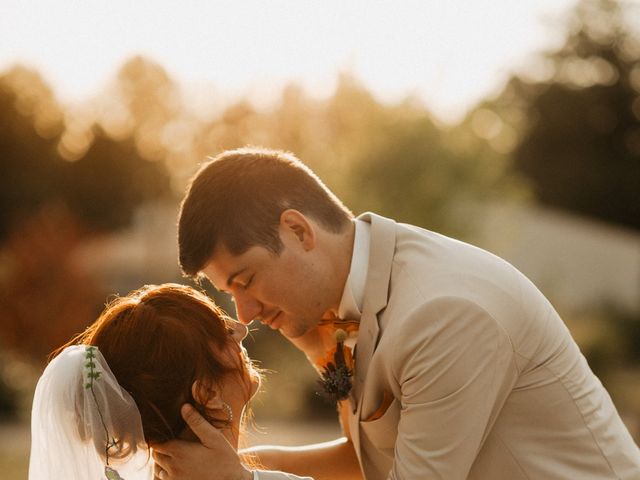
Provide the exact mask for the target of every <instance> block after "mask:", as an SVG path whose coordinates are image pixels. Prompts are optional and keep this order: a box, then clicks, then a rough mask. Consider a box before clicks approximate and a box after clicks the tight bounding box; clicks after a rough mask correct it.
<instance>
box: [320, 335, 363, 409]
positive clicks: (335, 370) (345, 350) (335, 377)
mask: <svg viewBox="0 0 640 480" xmlns="http://www.w3.org/2000/svg"><path fill="white" fill-rule="evenodd" d="M347 336H348V335H347V332H345V331H344V330H343V329H341V328H339V329H338V330H336V333H335V339H336V346H335V347H334V348H333V349H331V350H330V351H329V352H327V355H326V357H325V358H324V359H322V360H321V361H320V362H318V363H317V366H318V367H319V368H320V380H319V383H320V385H322V390H323V392H322V393H323V396H324V397H325V398H327V399H328V400H330V401H332V402H337V401H339V400H344V399H345V398H347V397H348V396H349V392H350V391H351V386H352V383H351V377H352V376H353V367H354V362H353V354H352V353H351V348H349V347H347V346H346V345H345V344H344V341H345V340H346V339H347Z"/></svg>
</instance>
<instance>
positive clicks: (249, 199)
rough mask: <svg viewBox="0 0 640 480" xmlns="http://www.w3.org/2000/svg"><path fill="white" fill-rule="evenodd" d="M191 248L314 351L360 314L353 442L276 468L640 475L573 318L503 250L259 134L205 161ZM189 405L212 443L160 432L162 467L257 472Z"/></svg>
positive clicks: (483, 475)
mask: <svg viewBox="0 0 640 480" xmlns="http://www.w3.org/2000/svg"><path fill="white" fill-rule="evenodd" d="M179 248H180V263H181V266H182V269H183V271H184V273H185V274H187V275H190V276H199V275H204V276H206V277H207V278H208V279H209V280H210V281H211V283H212V284H213V285H214V286H215V288H217V289H218V290H220V291H224V292H227V293H229V294H230V295H232V296H233V298H234V300H235V303H236V308H237V315H238V319H239V320H240V321H241V322H243V323H249V322H251V321H252V320H259V321H261V322H262V323H264V324H266V325H269V326H270V327H271V328H273V329H278V330H279V331H280V332H281V333H282V334H283V335H284V336H285V337H287V338H288V339H289V340H290V341H291V342H292V343H294V344H295V345H296V346H297V347H298V348H300V349H301V350H302V351H303V352H304V353H305V354H306V356H307V357H308V359H309V361H310V362H311V363H312V364H314V365H319V362H320V360H321V359H322V358H324V357H326V355H327V352H328V351H330V350H331V349H332V348H334V347H335V345H336V343H335V337H334V332H335V329H336V327H335V325H339V324H340V321H339V320H338V319H350V320H353V321H355V322H357V325H358V326H359V328H358V329H357V333H356V334H355V335H356V337H357V338H356V339H355V341H356V350H355V373H354V377H353V388H352V390H351V391H350V392H349V395H348V398H346V399H345V400H343V401H342V402H340V412H341V419H342V425H343V428H344V432H345V437H346V440H344V441H343V442H341V443H340V442H336V443H334V444H331V445H329V446H322V447H320V446H318V447H310V448H307V449H302V450H284V449H281V450H279V449H277V448H272V449H264V450H260V451H259V452H258V454H259V457H260V460H261V461H262V463H263V464H264V465H266V466H267V467H269V468H274V469H277V470H283V471H287V472H292V473H295V474H300V475H310V476H313V477H314V478H316V480H319V479H321V478H333V479H339V478H345V479H346V478H361V477H360V475H361V474H362V475H363V476H364V478H366V479H367V480H383V479H411V480H414V479H428V478H442V479H447V480H455V479H467V478H469V479H502V478H504V479H510V480H517V479H534V478H535V479H555V478H562V479H591V478H592V479H605V478H611V479H613V478H616V479H637V478H640V451H639V450H638V447H637V446H636V445H635V444H634V442H633V440H632V439H631V436H630V435H629V432H628V431H627V429H626V428H625V426H624V424H623V423H622V421H621V419H620V417H619V415H618V413H617V411H616V409H615V407H614V405H613V403H612V401H611V399H610V397H609V395H608V394H607V392H606V391H605V389H604V388H603V386H602V385H601V383H600V382H599V380H598V379H597V378H596V377H595V376H594V374H593V373H592V372H591V370H590V369H589V366H588V365H587V363H586V361H585V359H584V357H583V356H582V354H581V353H580V351H579V349H578V347H577V345H576V344H575V342H574V341H573V339H572V338H571V336H570V334H569V332H568V330H567V329H566V327H565V325H564V324H563V322H562V320H561V319H560V318H559V317H558V314H557V313H556V312H555V310H554V309H553V307H552V306H551V305H550V304H549V302H548V301H547V300H546V299H545V298H544V296H543V295H542V294H541V293H540V292H539V291H538V290H537V289H536V287H535V286H534V285H533V284H532V283H531V282H530V281H529V280H527V279H526V278H525V277H524V276H523V275H522V274H521V273H520V272H518V271H517V270H516V269H515V268H514V267H512V266H511V265H509V264H508V263H506V262H505V261H503V260H501V259H500V258H497V257H495V256H493V255H491V254H489V253H487V252H485V251H483V250H480V249H478V248H475V247H473V246H470V245H468V244H465V243H462V242H459V241H456V240H453V239H450V238H447V237H444V236H441V235H438V234H436V233H433V232H430V231H427V230H423V229H421V228H418V227H414V226H411V225H405V224H399V223H396V222H395V221H393V220H391V219H388V218H384V217H381V216H378V215H375V214H373V213H366V214H364V215H361V216H360V217H358V218H353V215H352V214H351V212H350V211H349V210H348V209H347V208H346V207H345V206H344V205H343V204H342V203H341V202H340V200H339V199H338V198H336V197H335V195H333V194H332V193H331V192H330V191H329V190H328V189H327V188H326V187H325V186H324V184H323V183H322V182H321V181H320V180H319V179H318V177H317V176H316V175H315V174H314V173H313V172H311V171H310V170H309V169H308V168H307V167H306V166H304V165H303V164H302V163H301V162H300V161H299V160H297V159H296V158H295V157H294V156H293V155H291V154H289V153H284V152H280V151H272V150H262V149H240V150H235V151H227V152H224V153H222V154H221V155H219V156H218V157H216V158H215V159H213V161H211V162H209V163H207V164H206V165H204V166H203V168H202V169H201V170H200V171H199V172H198V174H197V175H196V177H195V178H194V180H193V182H192V184H191V186H190V188H189V191H188V192H187V195H186V197H185V199H184V202H183V204H182V209H181V212H180V219H179ZM185 417H186V419H187V421H188V422H189V424H190V425H192V428H193V429H194V431H196V433H197V434H198V436H199V437H200V438H201V440H202V445H201V444H186V443H183V442H180V441H172V442H169V443H168V444H166V445H164V446H162V447H160V449H159V450H160V451H159V453H158V455H157V456H156V459H157V460H158V463H159V464H160V466H167V467H169V470H170V471H171V472H173V473H172V476H168V477H165V478H171V479H182V478H185V479H186V478H189V479H199V478H202V479H208V480H227V479H238V478H252V474H251V472H248V471H247V470H246V469H245V468H244V467H243V466H241V465H240V463H239V461H238V460H237V459H236V458H235V457H234V455H235V453H234V452H233V451H231V449H230V448H228V447H227V446H226V445H224V443H223V442H222V441H221V440H220V438H219V436H218V435H217V432H216V431H215V430H214V429H213V428H212V427H210V426H209V425H208V424H206V422H203V421H202V418H201V417H199V416H198V414H197V413H195V412H194V411H193V410H187V409H185ZM358 466H359V468H358ZM165 470H166V469H165ZM360 472H361V473H360ZM260 475H263V474H258V476H257V477H256V478H263V477H260ZM266 475H270V474H266ZM283 475H284V474H283ZM274 478H280V477H274ZM282 478H285V477H282ZM286 478H290V477H286Z"/></svg>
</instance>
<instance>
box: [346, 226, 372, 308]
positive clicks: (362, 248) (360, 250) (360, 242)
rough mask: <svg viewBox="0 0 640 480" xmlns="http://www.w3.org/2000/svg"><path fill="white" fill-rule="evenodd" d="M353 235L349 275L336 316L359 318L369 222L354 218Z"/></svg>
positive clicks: (368, 243)
mask: <svg viewBox="0 0 640 480" xmlns="http://www.w3.org/2000/svg"><path fill="white" fill-rule="evenodd" d="M354 223H355V230H356V231H355V236H354V239H353V255H352V257H351V268H350V270H349V276H348V277H347V281H346V283H345V285H344V291H343V293H342V299H341V300H340V306H339V307H338V316H339V317H340V318H345V319H357V320H360V317H361V315H362V303H363V302H364V289H365V283H366V280H367V271H368V269H369V246H370V243H371V224H370V223H367V222H363V221H362V220H357V219H356V220H354Z"/></svg>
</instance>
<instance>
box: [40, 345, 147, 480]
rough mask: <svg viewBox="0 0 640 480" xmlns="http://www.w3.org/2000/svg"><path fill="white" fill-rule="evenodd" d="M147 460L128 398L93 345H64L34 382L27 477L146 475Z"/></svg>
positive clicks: (131, 478) (67, 479)
mask: <svg viewBox="0 0 640 480" xmlns="http://www.w3.org/2000/svg"><path fill="white" fill-rule="evenodd" d="M152 478H153V460H152V458H151V456H150V455H149V451H148V447H147V445H146V443H145V440H144V435H143V432H142V421H141V419H140V413H139V411H138V407H137V406H136V404H135V402H134V400H133V398H132V397H131V395H129V393H127V392H126V391H125V390H124V389H123V388H121V387H120V385H118V382H117V380H116V378H115V377H114V375H113V373H112V372H111V370H110V369H109V365H107V362H106V361H105V359H104V357H103V356H102V354H101V353H100V351H99V350H98V348H97V347H91V346H87V345H74V346H71V347H67V348H65V349H64V350H63V351H62V353H60V354H59V355H58V356H57V357H56V358H54V359H53V360H52V361H51V363H49V365H48V366H47V368H46V369H45V371H44V373H43V374H42V377H40V380H39V381H38V385H37V387H36V392H35V396H34V400H33V408H32V413H31V457H30V459H29V480H49V479H50V480H54V479H55V480H61V479H64V480H88V479H92V480H98V479H107V480H119V479H124V480H149V479H152Z"/></svg>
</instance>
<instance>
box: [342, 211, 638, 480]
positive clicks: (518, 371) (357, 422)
mask: <svg viewBox="0 0 640 480" xmlns="http://www.w3.org/2000/svg"><path fill="white" fill-rule="evenodd" d="M360 218H361V219H362V220H365V221H367V222H370V223H371V253H370V260H369V269H368V274H367V280H366V291H365V299H364V304H363V312H362V318H361V321H360V332H359V336H358V345H357V347H356V352H355V356H356V371H355V376H354V388H353V390H352V393H351V398H350V415H349V427H350V431H351V436H352V439H353V442H354V445H355V448H356V452H357V453H358V457H359V460H360V463H361V467H362V469H363V471H364V473H365V475H366V478H367V480H383V479H387V478H388V479H403V480H417V479H444V480H458V479H486V480H496V479H508V480H519V479H544V480H553V479H569V480H590V479H594V480H595V479H598V480H602V479H636V480H637V479H640V451H639V450H638V447H637V446H636V445H635V443H634V442H633V440H632V438H631V436H630V435H629V432H628V431H627V429H626V428H625V426H624V424H623V423H622V421H621V420H620V417H619V415H618V413H617V411H616V409H615V407H614V405H613V403H612V401H611V399H610V397H609V395H608V393H607V392H606V391H605V389H604V388H603V387H602V385H601V383H600V381H599V380H598V379H597V378H596V377H595V376H594V374H593V373H592V372H591V370H590V369H589V366H588V365H587V362H586V361H585V359H584V357H583V356H582V354H581V353H580V351H579V349H578V347H577V345H576V344H575V342H574V341H573V339H572V338H571V335H570V334H569V332H568V330H567V328H566V327H565V325H564V323H563V322H562V320H561V319H560V318H559V316H558V314H557V313H556V312H555V310H554V309H553V307H552V306H551V305H550V304H549V302H548V301H547V300H546V299H545V297H544V296H543V295H542V294H541V293H540V292H539V291H538V289H537V288H536V287H535V286H534V285H533V284H532V283H531V282H530V281H529V280H527V278H525V277H524V276H523V275H522V274H521V273H520V272H518V271H517V270H516V269H515V268H514V267H512V266H511V265H509V264H508V263H507V262H505V261H503V260H501V259H500V258H498V257H495V256H494V255H491V254H490V253H488V252H485V251H483V250H481V249H478V248H475V247H473V246H470V245H467V244H465V243H462V242H459V241H456V240H453V239H450V238H447V237H444V236H441V235H438V234H435V233H433V232H429V231H426V230H422V229H419V228H417V227H413V226H409V225H402V224H397V223H396V222H394V221H392V220H389V219H386V218H383V217H380V216H377V215H374V214H370V213H367V214H364V215H363V216H361V217H360ZM385 392H386V395H387V398H388V399H389V398H390V399H392V401H391V404H390V406H389V407H388V408H387V409H386V411H385V413H384V414H383V415H382V416H381V417H379V415H376V417H379V418H377V419H375V420H369V419H370V418H372V416H374V412H376V411H378V410H379V408H380V405H381V404H382V403H383V401H384V400H383V399H384V398H385ZM386 403H387V404H388V402H386ZM378 413H379V412H378Z"/></svg>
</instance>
